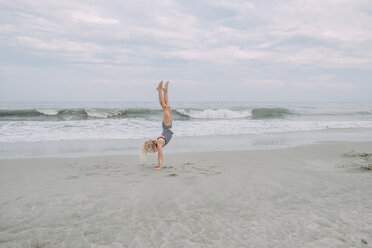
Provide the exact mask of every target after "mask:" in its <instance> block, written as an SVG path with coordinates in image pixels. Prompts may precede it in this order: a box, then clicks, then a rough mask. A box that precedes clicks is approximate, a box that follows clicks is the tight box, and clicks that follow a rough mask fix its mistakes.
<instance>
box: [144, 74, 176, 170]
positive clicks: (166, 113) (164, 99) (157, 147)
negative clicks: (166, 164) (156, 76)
mask: <svg viewBox="0 0 372 248" xmlns="http://www.w3.org/2000/svg"><path fill="white" fill-rule="evenodd" d="M168 84H169V81H167V82H166V83H165V86H164V88H163V81H161V82H160V83H159V86H158V88H156V90H157V91H158V92H159V103H160V106H161V107H162V108H163V122H162V125H163V132H162V134H161V135H160V136H159V137H158V138H157V140H148V141H146V142H145V143H144V144H143V147H142V152H143V153H145V154H148V153H153V152H158V166H156V167H155V168H154V169H156V170H160V169H161V168H162V167H163V147H164V146H166V145H167V144H168V143H169V141H170V140H171V138H172V134H173V132H172V109H171V107H170V105H169V101H168ZM162 92H164V96H163V93H162Z"/></svg>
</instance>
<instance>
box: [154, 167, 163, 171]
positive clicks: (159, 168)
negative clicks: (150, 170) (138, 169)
mask: <svg viewBox="0 0 372 248" xmlns="http://www.w3.org/2000/svg"><path fill="white" fill-rule="evenodd" d="M161 168H162V167H161V166H156V167H154V170H161Z"/></svg>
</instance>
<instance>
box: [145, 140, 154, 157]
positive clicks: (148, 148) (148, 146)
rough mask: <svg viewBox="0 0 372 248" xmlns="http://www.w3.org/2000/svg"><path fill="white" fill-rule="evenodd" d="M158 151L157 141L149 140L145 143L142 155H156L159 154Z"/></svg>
mask: <svg viewBox="0 0 372 248" xmlns="http://www.w3.org/2000/svg"><path fill="white" fill-rule="evenodd" d="M157 151H158V149H157V147H156V140H148V141H146V142H145V143H143V146H142V153H143V154H146V155H147V154H149V153H154V152H157Z"/></svg>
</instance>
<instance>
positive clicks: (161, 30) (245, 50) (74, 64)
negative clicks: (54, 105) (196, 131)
mask: <svg viewBox="0 0 372 248" xmlns="http://www.w3.org/2000/svg"><path fill="white" fill-rule="evenodd" d="M161 80H164V81H167V80H169V81H170V82H171V83H170V89H169V94H170V99H171V100H173V101H371V100H372V97H371V95H372V1H371V0H286V1H284V0H283V1H273V0H272V1H269V0H261V1H258V0H251V1H246V0H188V1H173V0H158V1H151V0H135V1H134V0H125V1H119V0H117V1H113V0H104V1H96V0H93V1H92V0H89V1H88V0H86V1H85V0H73V1H72V0H64V1H54V0H43V1H41V0H12V1H9V0H0V101H153V100H156V91H155V88H156V86H157V83H158V82H159V81H161Z"/></svg>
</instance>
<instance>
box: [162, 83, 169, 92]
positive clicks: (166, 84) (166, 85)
mask: <svg viewBox="0 0 372 248" xmlns="http://www.w3.org/2000/svg"><path fill="white" fill-rule="evenodd" d="M168 84H169V81H167V82H166V83H165V86H164V87H163V90H164V91H168Z"/></svg>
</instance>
